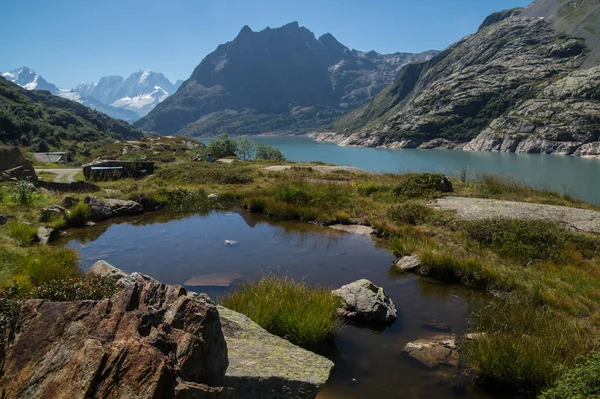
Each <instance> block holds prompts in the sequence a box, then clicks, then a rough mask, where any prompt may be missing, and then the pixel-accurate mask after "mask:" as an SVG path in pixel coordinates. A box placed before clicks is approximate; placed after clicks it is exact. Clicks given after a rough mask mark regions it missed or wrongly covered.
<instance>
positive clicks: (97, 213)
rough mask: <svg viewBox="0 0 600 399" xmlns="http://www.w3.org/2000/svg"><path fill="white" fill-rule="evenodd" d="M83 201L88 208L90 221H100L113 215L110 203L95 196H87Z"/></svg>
mask: <svg viewBox="0 0 600 399" xmlns="http://www.w3.org/2000/svg"><path fill="white" fill-rule="evenodd" d="M83 202H84V203H85V204H87V205H88V206H89V208H90V220H91V221H92V222H100V221H102V220H106V219H110V218H111V217H112V216H113V212H112V208H111V207H110V205H108V204H107V203H106V202H104V201H102V200H100V199H98V198H96V197H92V196H87V197H85V199H84V200H83Z"/></svg>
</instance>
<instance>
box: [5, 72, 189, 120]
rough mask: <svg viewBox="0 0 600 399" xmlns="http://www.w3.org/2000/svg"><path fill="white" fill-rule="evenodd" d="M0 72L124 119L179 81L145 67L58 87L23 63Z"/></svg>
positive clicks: (143, 111)
mask: <svg viewBox="0 0 600 399" xmlns="http://www.w3.org/2000/svg"><path fill="white" fill-rule="evenodd" d="M2 76H3V77H4V78H6V79H7V80H10V81H11V82H13V83H16V84H18V85H19V86H21V87H23V88H25V89H27V90H48V91H50V92H51V93H52V94H55V95H57V96H60V97H64V98H67V99H69V100H72V101H77V102H78V103H81V104H83V105H85V106H87V107H90V108H92V109H95V110H96V111H100V112H104V113H105V114H107V115H109V116H111V117H113V118H119V119H123V120H126V121H127V122H134V121H136V120H137V119H139V118H140V117H142V116H144V115H146V114H147V113H148V112H150V111H151V110H152V109H153V108H154V107H156V105H157V104H158V103H160V102H162V101H163V100H164V99H165V98H167V97H168V96H170V95H171V94H173V93H175V92H176V91H177V89H178V88H179V86H181V84H182V83H183V80H178V81H177V82H175V84H173V83H171V82H170V81H169V79H167V78H166V77H165V76H164V75H163V74H162V73H159V72H153V71H150V70H148V69H146V70H143V71H138V72H134V73H132V74H131V75H130V76H129V77H128V78H127V79H124V78H123V77H121V76H114V75H113V76H105V77H103V78H101V79H100V80H99V81H98V83H93V82H92V83H86V82H82V83H80V84H78V85H77V86H76V87H75V88H73V89H59V88H58V87H56V86H55V85H54V84H52V83H49V82H48V81H46V80H45V79H44V78H43V77H41V76H40V75H38V74H37V73H35V71H33V70H31V69H29V68H27V67H21V68H17V69H13V70H12V71H9V72H4V73H2Z"/></svg>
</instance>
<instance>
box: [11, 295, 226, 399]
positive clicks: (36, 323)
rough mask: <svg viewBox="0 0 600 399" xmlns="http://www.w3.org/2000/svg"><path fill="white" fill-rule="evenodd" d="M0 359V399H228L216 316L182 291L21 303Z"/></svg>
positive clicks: (222, 342)
mask: <svg viewBox="0 0 600 399" xmlns="http://www.w3.org/2000/svg"><path fill="white" fill-rule="evenodd" d="M8 337H9V340H8V343H7V344H6V346H5V347H4V350H3V353H1V355H4V356H0V358H3V359H4V360H3V362H2V363H0V367H1V369H0V376H1V377H0V397H2V398H6V399H9V398H15V399H16V398H19V399H28V398H58V399H61V398H64V399H67V398H120V399H133V398H178V399H184V398H232V397H233V396H232V395H233V393H232V390H231V389H228V388H210V387H208V386H213V387H214V386H219V385H220V384H222V383H223V382H224V376H225V370H226V369H227V364H228V361H227V346H226V343H225V339H224V337H223V334H222V332H221V324H220V320H219V313H218V311H217V308H216V307H215V305H214V304H212V303H211V302H210V301H209V300H208V299H207V298H206V297H203V296H199V295H196V294H188V293H187V292H186V291H185V289H183V287H180V286H172V285H163V284H159V283H145V284H140V283H134V284H132V285H129V286H127V287H123V288H122V289H121V290H120V291H119V292H118V293H116V294H115V295H113V296H112V297H111V298H109V299H104V300H100V301H77V302H49V301H43V300H28V301H25V302H24V303H22V304H21V305H20V309H19V315H18V318H17V320H16V324H15V326H14V328H13V329H12V331H10V332H9V335H8Z"/></svg>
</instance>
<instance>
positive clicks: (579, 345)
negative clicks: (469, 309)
mask: <svg viewBox="0 0 600 399" xmlns="http://www.w3.org/2000/svg"><path fill="white" fill-rule="evenodd" d="M473 311H474V315H475V323H474V324H475V325H474V328H475V331H479V332H485V333H486V334H485V335H484V336H483V337H482V338H480V339H478V340H475V341H473V342H466V343H465V348H464V352H463V353H464V358H465V361H466V363H467V365H468V366H469V367H470V368H471V369H472V370H474V371H475V372H476V373H477V375H478V378H479V381H480V382H483V383H485V384H486V385H488V386H494V387H497V388H502V389H510V390H511V391H521V392H524V393H528V394H535V393H537V392H539V391H540V390H542V389H544V388H546V387H548V386H550V385H552V384H553V383H554V382H555V381H557V379H558V378H560V376H561V374H562V373H563V371H564V369H565V368H567V367H571V366H573V365H574V364H575V363H576V361H577V359H578V357H579V356H580V355H582V354H585V353H587V352H589V351H590V350H592V349H593V348H594V346H595V344H596V343H595V341H594V339H593V338H592V337H591V336H590V332H589V330H588V327H587V326H586V325H585V323H582V322H580V321H579V320H576V319H572V318H569V317H565V316H564V315H563V314H561V313H558V312H556V311H553V310H551V309H548V308H536V307H535V306H531V304H527V303H519V302H512V301H506V302H500V301H498V302H493V303H491V304H489V303H488V304H485V305H483V306H479V307H478V308H476V309H474V310H473ZM568 397H571V396H568Z"/></svg>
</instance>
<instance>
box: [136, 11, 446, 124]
mask: <svg viewBox="0 0 600 399" xmlns="http://www.w3.org/2000/svg"><path fill="white" fill-rule="evenodd" d="M435 53H436V52H434V51H428V52H425V53H421V54H409V53H396V54H389V55H382V54H378V53H376V52H374V51H371V52H360V51H356V50H350V49H349V48H348V47H346V46H344V45H343V44H341V43H340V42H338V41H337V40H336V39H335V38H334V37H333V36H332V35H331V34H325V35H323V36H321V37H320V38H318V39H317V38H316V37H315V35H314V34H313V33H312V32H311V31H309V30H308V29H306V28H304V27H300V26H299V25H298V23H297V22H293V23H290V24H287V25H285V26H282V27H280V28H276V29H271V28H266V29H264V30H262V31H260V32H253V31H252V29H250V27H248V26H245V27H244V28H242V30H241V31H240V33H239V34H238V36H237V37H236V38H235V39H234V40H233V41H231V42H228V43H225V44H222V45H220V46H218V47H217V49H216V50H215V51H214V52H212V53H211V54H209V55H208V56H206V57H205V58H204V59H203V60H202V62H201V63H200V64H199V65H198V66H197V67H196V69H195V70H194V72H193V73H192V75H191V77H190V78H189V79H188V80H187V81H185V82H184V83H183V84H182V86H181V88H180V89H179V90H178V91H177V93H175V94H174V95H172V96H170V97H169V98H167V99H165V100H164V101H163V102H161V103H160V104H159V105H157V107H156V108H155V109H154V110H152V111H151V112H150V113H149V114H148V115H147V116H146V117H144V118H142V119H140V120H139V121H138V122H136V126H138V127H141V128H143V129H148V130H153V131H158V132H161V133H165V134H172V133H175V132H179V133H184V134H188V135H202V134H216V133H219V132H222V131H227V132H229V133H262V132H267V131H289V130H298V129H302V130H303V129H312V128H314V127H318V126H323V125H326V124H328V123H330V122H331V121H332V120H333V119H334V118H335V117H337V116H339V115H341V114H342V113H344V112H345V111H346V110H347V109H350V108H352V107H355V106H357V105H359V104H361V103H362V102H364V101H365V100H367V99H368V98H370V97H371V96H373V95H374V94H375V93H377V92H378V91H379V90H381V89H382V88H383V87H385V86H386V85H387V84H388V83H390V82H391V81H393V79H394V76H395V75H396V73H397V71H398V69H399V68H400V67H401V66H402V65H404V64H406V63H407V62H411V61H418V60H426V59H429V58H430V57H431V56H432V55H434V54H435Z"/></svg>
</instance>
